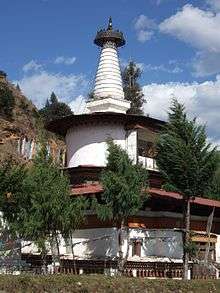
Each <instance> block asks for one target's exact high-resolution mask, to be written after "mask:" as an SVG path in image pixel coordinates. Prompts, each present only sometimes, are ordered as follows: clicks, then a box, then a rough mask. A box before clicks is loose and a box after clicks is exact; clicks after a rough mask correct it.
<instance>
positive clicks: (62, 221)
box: [0, 148, 85, 255]
mask: <svg viewBox="0 0 220 293" xmlns="http://www.w3.org/2000/svg"><path fill="white" fill-rule="evenodd" d="M7 168H8V169H6V171H7V173H5V174H7V176H4V175H3V172H4V171H5V170H1V171H0V178H3V181H2V182H4V183H3V184H1V185H0V191H1V195H3V197H1V198H2V202H1V203H0V205H1V210H2V211H3V216H4V219H5V220H6V221H7V223H8V225H9V227H10V228H11V230H12V231H13V232H14V233H16V235H19V237H20V238H23V239H27V240H29V241H34V242H35V243H36V244H37V245H38V247H39V249H40V250H41V252H42V253H45V250H46V245H45V243H46V241H48V242H49V243H50V244H51V247H52V246H53V244H54V243H56V245H57V250H58V255H59V239H60V235H62V236H64V237H66V236H67V235H68V236H69V235H70V233H71V232H73V230H74V229H75V228H77V227H78V225H79V224H80V223H81V221H82V220H83V215H84V213H83V211H84V208H85V201H84V200H83V199H81V198H71V196H70V182H69V179H68V177H67V176H66V175H65V174H62V173H61V171H60V170H59V169H58V167H57V166H56V165H55V164H54V163H53V161H52V159H51V158H50V157H48V155H47V152H46V149H45V148H43V149H42V150H41V152H40V153H39V154H38V155H37V156H36V158H35V160H34V163H33V165H32V166H31V167H29V168H28V169H26V168H24V167H22V168H21V167H11V168H9V167H7Z"/></svg>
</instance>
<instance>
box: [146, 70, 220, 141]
mask: <svg viewBox="0 0 220 293" xmlns="http://www.w3.org/2000/svg"><path fill="white" fill-rule="evenodd" d="M143 92H144V94H145V96H146V99H147V103H146V104H145V105H144V110H145V113H146V114H149V115H150V116H152V117H155V118H159V119H166V117H167V111H168V109H169V106H170V102H171V99H172V97H176V98H177V99H178V100H179V101H180V102H182V103H184V104H185V106H186V109H187V111H188V113H190V116H191V117H194V116H196V117H198V121H199V122H200V123H203V124H206V125H207V129H208V134H209V136H210V138H211V140H212V141H215V142H217V141H220V133H219V124H220V116H219V109H220V99H219V93H220V75H218V76H217V77H216V80H215V81H206V82H203V83H197V82H194V83H180V82H177V83H164V84H156V83H153V84H149V85H146V86H144V87H143Z"/></svg>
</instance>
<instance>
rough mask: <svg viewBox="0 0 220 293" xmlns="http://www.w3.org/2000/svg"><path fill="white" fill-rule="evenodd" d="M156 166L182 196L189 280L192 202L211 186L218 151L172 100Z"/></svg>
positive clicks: (185, 260) (175, 101) (184, 248)
mask: <svg viewBox="0 0 220 293" xmlns="http://www.w3.org/2000/svg"><path fill="white" fill-rule="evenodd" d="M157 149H158V155H157V165H158V167H159V170H160V171H161V173H162V175H163V176H164V178H165V179H166V180H167V182H168V183H169V184H171V185H172V186H173V187H174V188H175V190H177V191H178V192H179V193H180V194H182V196H183V224H184V230H183V235H184V237H183V246H184V247H183V250H184V255H183V262H184V264H183V270H184V279H187V277H188V261H189V249H190V200H191V199H193V198H194V197H195V196H203V195H204V192H205V191H206V190H207V187H208V186H210V185H211V184H212V179H213V176H214V173H215V170H216V151H215V148H212V147H211V145H210V144H209V143H207V139H206V132H205V127H204V126H201V125H198V124H197V122H196V119H193V120H188V119H187V115H186V112H185V108H184V106H183V105H181V104H179V103H178V102H177V100H173V102H172V106H171V108H170V112H169V119H168V123H167V125H166V127H165V129H164V131H163V132H162V133H161V135H160V138H159V141H158V144H157Z"/></svg>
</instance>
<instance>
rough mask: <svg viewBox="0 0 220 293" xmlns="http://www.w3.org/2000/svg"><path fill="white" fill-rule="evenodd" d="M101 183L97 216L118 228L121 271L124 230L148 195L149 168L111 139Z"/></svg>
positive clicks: (119, 267)
mask: <svg viewBox="0 0 220 293" xmlns="http://www.w3.org/2000/svg"><path fill="white" fill-rule="evenodd" d="M101 183H102V185H103V188H104V192H103V194H102V196H101V204H98V203H97V201H96V203H95V204H96V208H97V216H98V218H99V219H100V220H103V221H104V220H107V219H108V220H111V221H113V223H114V224H115V225H117V227H118V248H119V251H118V253H119V261H118V270H119V273H121V272H122V271H123V268H124V265H125V262H126V257H127V256H126V257H123V251H122V244H123V241H122V232H123V229H125V228H126V227H125V226H127V220H128V217H129V216H131V215H134V214H136V213H137V211H138V210H139V209H140V208H141V206H142V202H143V195H145V196H146V194H145V193H146V187H147V171H146V169H143V168H142V166H141V165H134V164H133V163H132V160H131V159H130V158H129V156H128V154H127V152H126V151H125V150H123V149H122V148H121V147H120V146H118V145H116V144H114V143H113V142H112V141H109V142H108V157H107V167H106V169H105V170H104V171H103V173H102V175H101ZM126 229H127V228H126ZM127 230H128V229H127ZM127 235H128V233H127Z"/></svg>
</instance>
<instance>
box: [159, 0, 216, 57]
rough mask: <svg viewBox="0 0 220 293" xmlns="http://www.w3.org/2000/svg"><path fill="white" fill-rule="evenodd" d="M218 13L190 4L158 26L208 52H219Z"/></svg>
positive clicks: (163, 30) (165, 31) (162, 30)
mask: <svg viewBox="0 0 220 293" xmlns="http://www.w3.org/2000/svg"><path fill="white" fill-rule="evenodd" d="M219 26H220V15H219V14H215V13H213V12H211V11H205V10H202V9H199V8H197V7H193V6H192V5H190V4H187V5H185V6H183V8H182V10H181V11H179V12H177V13H176V14H175V15H173V16H171V17H169V18H167V19H165V20H164V21H163V22H162V23H161V24H160V25H159V28H160V30H161V32H164V33H168V34H171V35H173V36H175V37H177V38H178V39H180V40H182V41H184V42H186V43H189V44H191V45H192V46H193V47H195V48H197V49H201V50H207V51H209V52H220V30H219Z"/></svg>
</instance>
